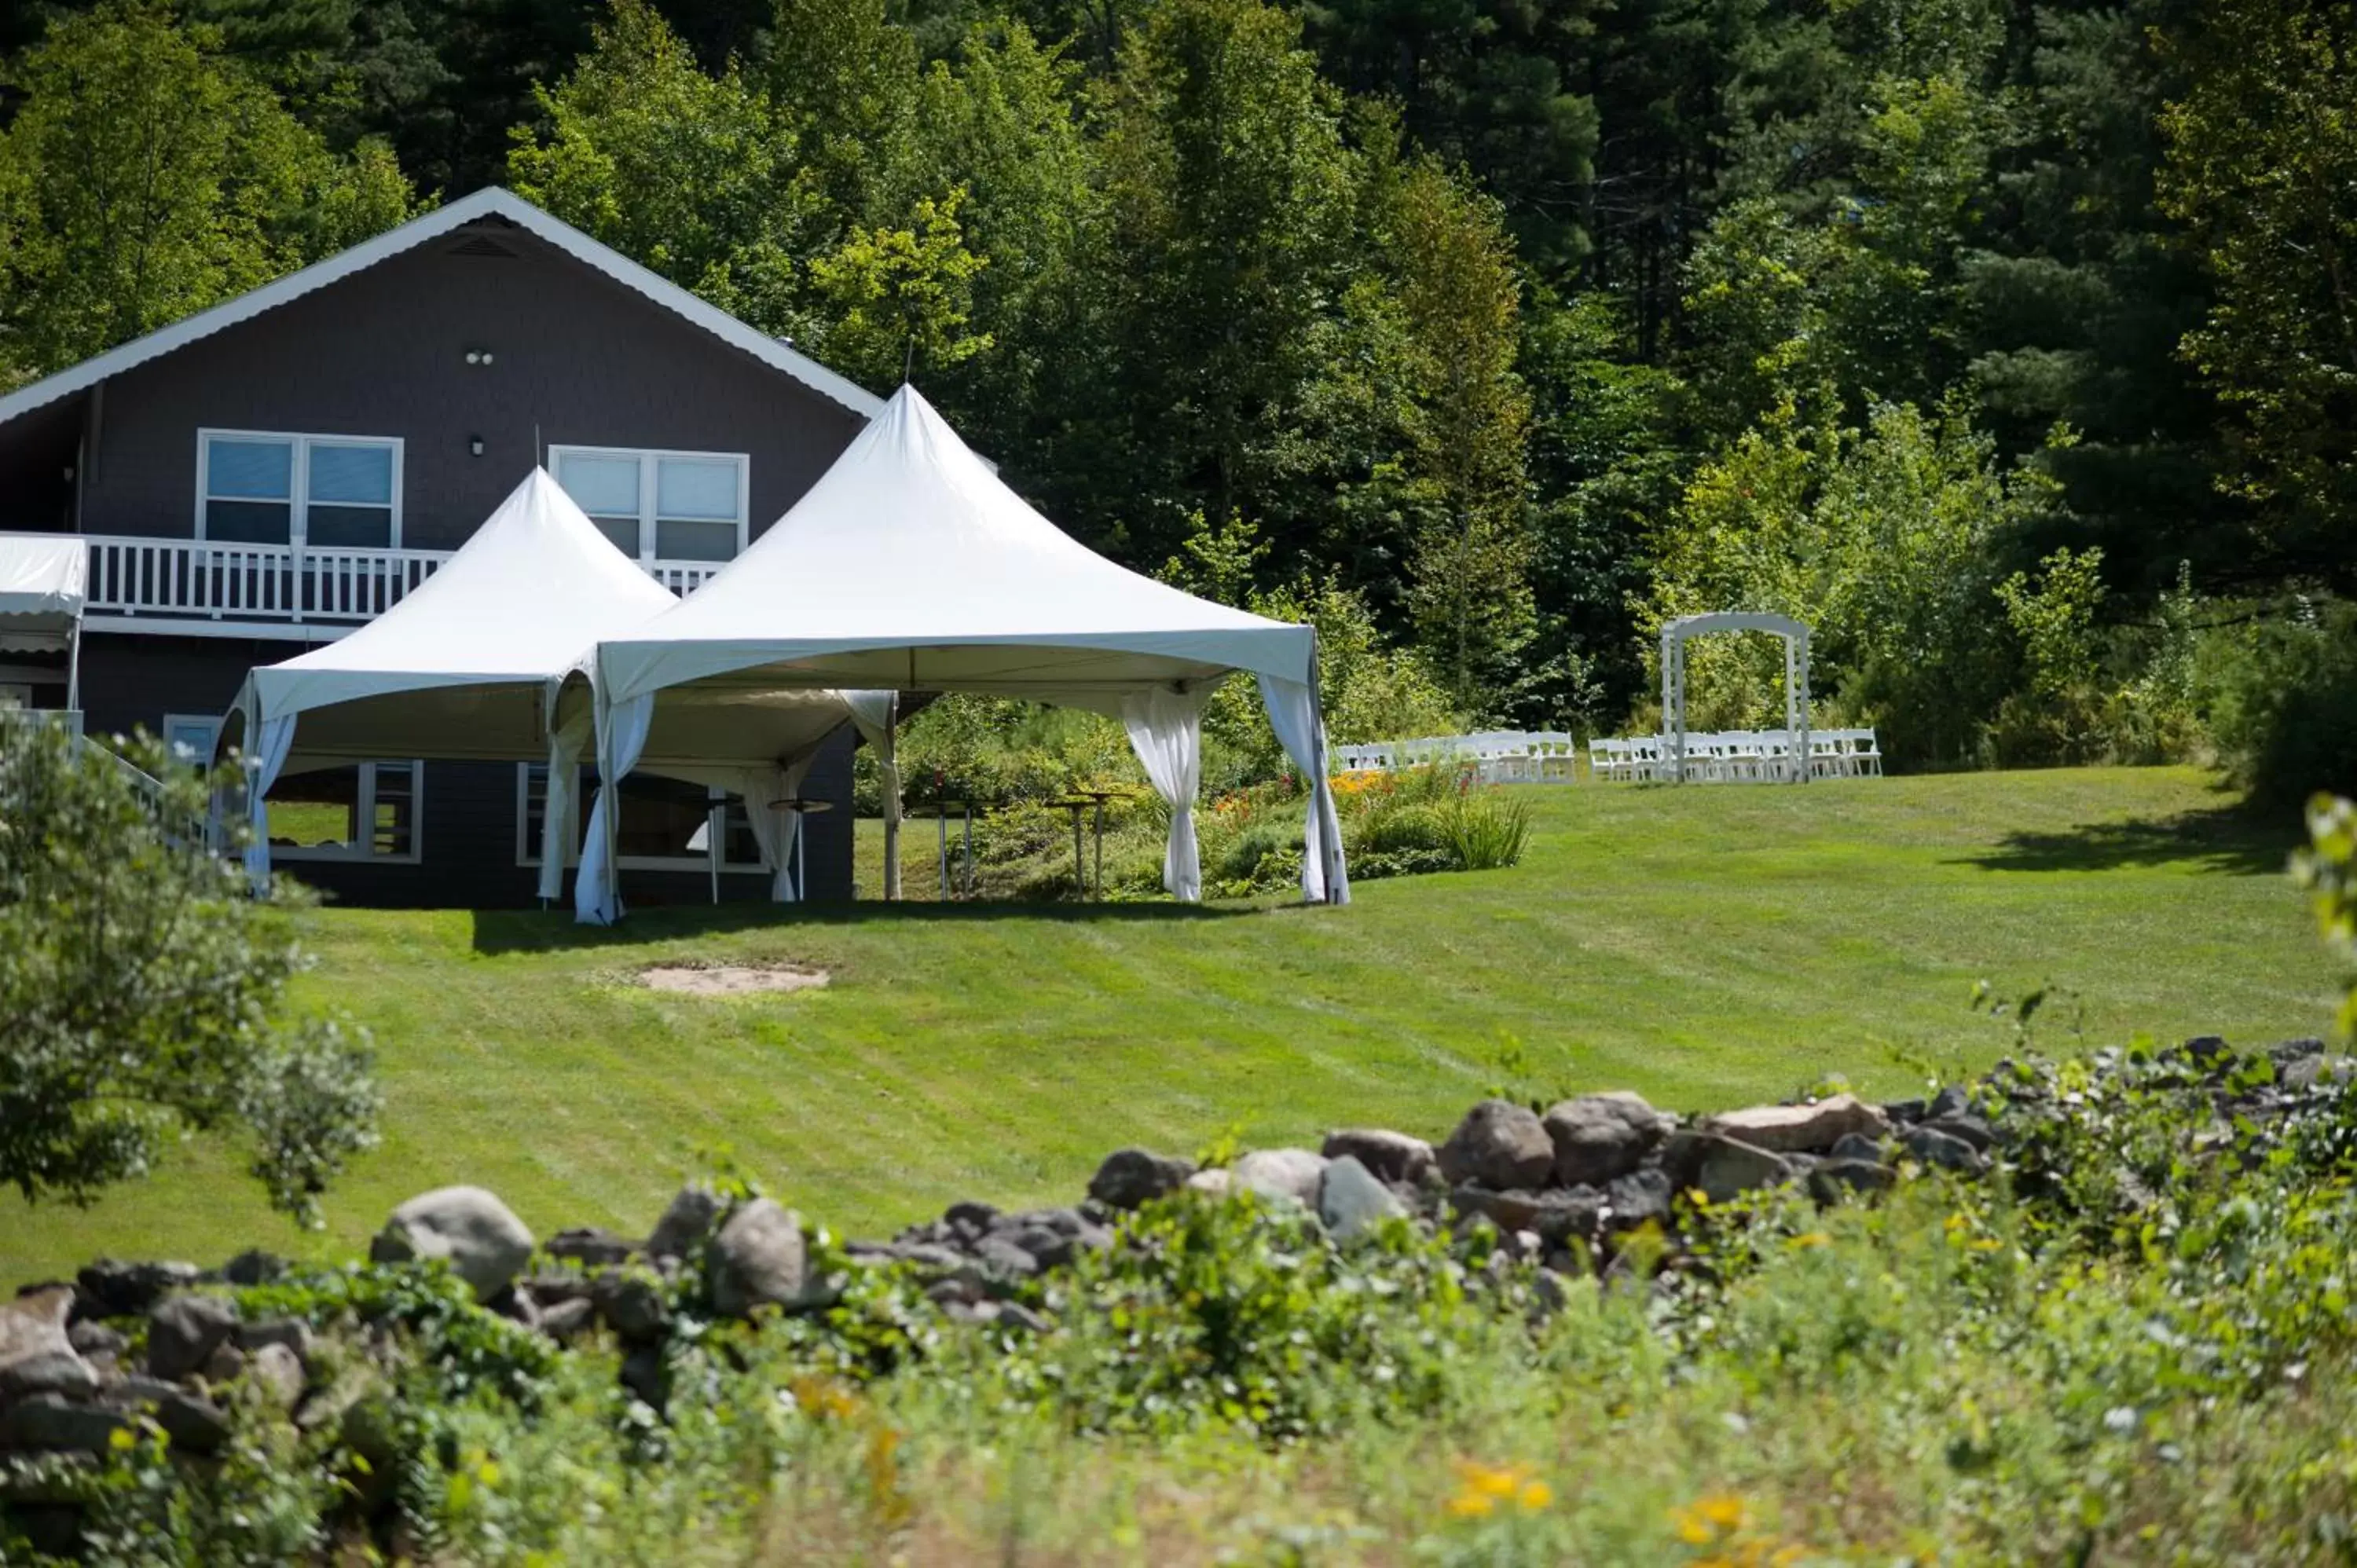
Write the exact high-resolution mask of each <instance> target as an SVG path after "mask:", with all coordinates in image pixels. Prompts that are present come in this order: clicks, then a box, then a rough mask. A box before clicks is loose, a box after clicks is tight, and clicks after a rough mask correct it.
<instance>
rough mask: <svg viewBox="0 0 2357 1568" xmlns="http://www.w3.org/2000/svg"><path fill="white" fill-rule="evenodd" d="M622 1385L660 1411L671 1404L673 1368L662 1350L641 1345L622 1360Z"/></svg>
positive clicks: (657, 1347)
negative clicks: (665, 1360) (664, 1358)
mask: <svg viewBox="0 0 2357 1568" xmlns="http://www.w3.org/2000/svg"><path fill="white" fill-rule="evenodd" d="M621 1384H622V1386H623V1387H624V1388H626V1389H628V1390H630V1392H632V1393H634V1394H636V1395H637V1396H638V1397H639V1398H640V1399H642V1400H644V1401H645V1402H647V1403H648V1404H649V1405H651V1406H652V1407H653V1408H654V1409H656V1410H658V1411H660V1410H662V1408H663V1407H664V1406H665V1405H666V1404H668V1403H670V1402H671V1368H670V1367H669V1366H668V1365H667V1364H666V1363H665V1362H664V1360H663V1353H662V1348H661V1347H659V1346H654V1345H641V1346H640V1347H639V1348H637V1349H635V1350H633V1351H631V1352H630V1354H629V1355H627V1356H625V1357H623V1358H622V1370H621Z"/></svg>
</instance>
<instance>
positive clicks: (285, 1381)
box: [245, 1304, 586, 1410]
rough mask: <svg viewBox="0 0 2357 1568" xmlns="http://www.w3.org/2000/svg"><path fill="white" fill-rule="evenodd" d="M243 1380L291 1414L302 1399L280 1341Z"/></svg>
mask: <svg viewBox="0 0 2357 1568" xmlns="http://www.w3.org/2000/svg"><path fill="white" fill-rule="evenodd" d="M585 1305H586V1304H585ZM245 1377H246V1380H247V1381H248V1382H250V1383H252V1384H253V1386H254V1387H255V1388H258V1389H260V1390H261V1391H263V1392H264V1393H265V1394H267V1395H268V1396H269V1398H270V1402H271V1403H272V1404H274V1405H276V1406H277V1407H278V1408H279V1409H280V1410H293V1409H294V1408H295V1406H296V1403H297V1402H300V1401H301V1400H302V1398H303V1358H302V1357H300V1356H297V1355H296V1353H295V1352H294V1350H293V1349H291V1348H289V1347H287V1346H286V1345H285V1343H284V1342H283V1341H280V1340H275V1339H274V1340H272V1341H270V1342H269V1343H268V1344H265V1345H261V1346H257V1347H256V1348H255V1349H254V1352H253V1358H252V1359H250V1360H249V1361H248V1362H247V1363H246V1369H245Z"/></svg>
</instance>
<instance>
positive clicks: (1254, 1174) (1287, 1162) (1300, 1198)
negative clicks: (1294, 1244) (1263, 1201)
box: [1229, 1149, 1326, 1208]
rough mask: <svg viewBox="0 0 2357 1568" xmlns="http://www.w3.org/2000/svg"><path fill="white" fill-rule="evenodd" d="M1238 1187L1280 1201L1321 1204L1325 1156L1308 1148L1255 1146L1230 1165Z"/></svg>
mask: <svg viewBox="0 0 2357 1568" xmlns="http://www.w3.org/2000/svg"><path fill="white" fill-rule="evenodd" d="M1229 1170H1230V1174H1231V1176H1232V1178H1233V1180H1234V1183H1235V1185H1236V1187H1241V1188H1243V1190H1244V1191H1246V1192H1250V1193H1254V1194H1257V1195H1258V1196H1260V1197H1264V1198H1267V1199H1269V1200H1271V1201H1273V1202H1277V1203H1297V1204H1299V1205H1301V1207H1303V1208H1316V1207H1317V1206H1318V1183H1319V1182H1320V1181H1322V1180H1323V1179H1325V1176H1326V1156H1325V1155H1318V1154H1312V1153H1310V1152H1309V1151H1308V1149H1254V1151H1253V1152H1252V1153H1251V1154H1248V1155H1243V1157H1242V1158H1240V1159H1238V1160H1237V1161H1236V1163H1235V1164H1234V1165H1232V1166H1230V1167H1229Z"/></svg>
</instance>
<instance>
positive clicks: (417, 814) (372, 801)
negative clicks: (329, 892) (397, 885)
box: [270, 757, 425, 865]
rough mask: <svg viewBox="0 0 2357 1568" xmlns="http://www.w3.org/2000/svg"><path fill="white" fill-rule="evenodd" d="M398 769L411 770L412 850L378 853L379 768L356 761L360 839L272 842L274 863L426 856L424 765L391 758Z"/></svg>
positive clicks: (377, 861)
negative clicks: (377, 773) (377, 801)
mask: <svg viewBox="0 0 2357 1568" xmlns="http://www.w3.org/2000/svg"><path fill="white" fill-rule="evenodd" d="M386 760H387V761H389V762H391V763H392V764H393V766H395V767H398V768H408V769H409V819H410V820H409V853H408V854H377V853H376V769H377V765H376V764H375V763H373V762H362V763H358V764H355V766H356V767H358V768H360V770H361V779H360V800H359V811H358V820H359V822H360V823H361V827H362V829H363V830H364V832H363V833H362V835H361V842H360V843H345V844H335V845H320V844H303V845H288V844H272V845H271V846H270V858H271V860H272V861H273V862H277V861H282V860H287V861H293V860H321V861H335V862H338V863H339V864H359V865H416V864H418V862H420V861H422V860H424V859H425V762H424V761H422V760H420V759H418V758H416V757H410V758H407V759H403V758H399V757H388V758H387V759H386Z"/></svg>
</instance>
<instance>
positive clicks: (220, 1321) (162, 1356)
mask: <svg viewBox="0 0 2357 1568" xmlns="http://www.w3.org/2000/svg"><path fill="white" fill-rule="evenodd" d="M236 1333H237V1308H235V1307H233V1306H231V1305H230V1304H229V1303H228V1302H226V1301H223V1300H222V1299H221V1297H219V1296H217V1295H193V1294H192V1295H175V1296H167V1297H166V1298H165V1299H164V1300H163V1301H160V1302H158V1303H156V1306H155V1308H154V1310H152V1311H150V1312H149V1313H148V1314H147V1370H148V1372H149V1373H150V1374H151V1375H152V1376H155V1377H157V1378H161V1379H162V1380H165V1381H166V1382H177V1381H178V1380H180V1379H182V1378H191V1377H194V1376H196V1375H197V1374H198V1373H199V1372H201V1371H203V1370H204V1369H205V1364H206V1363H207V1362H209V1361H210V1360H211V1359H212V1357H213V1352H214V1351H216V1350H218V1349H220V1348H221V1347H222V1346H223V1345H226V1344H228V1343H229V1342H230V1340H231V1337H233V1336H234V1335H235V1334H236Z"/></svg>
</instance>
